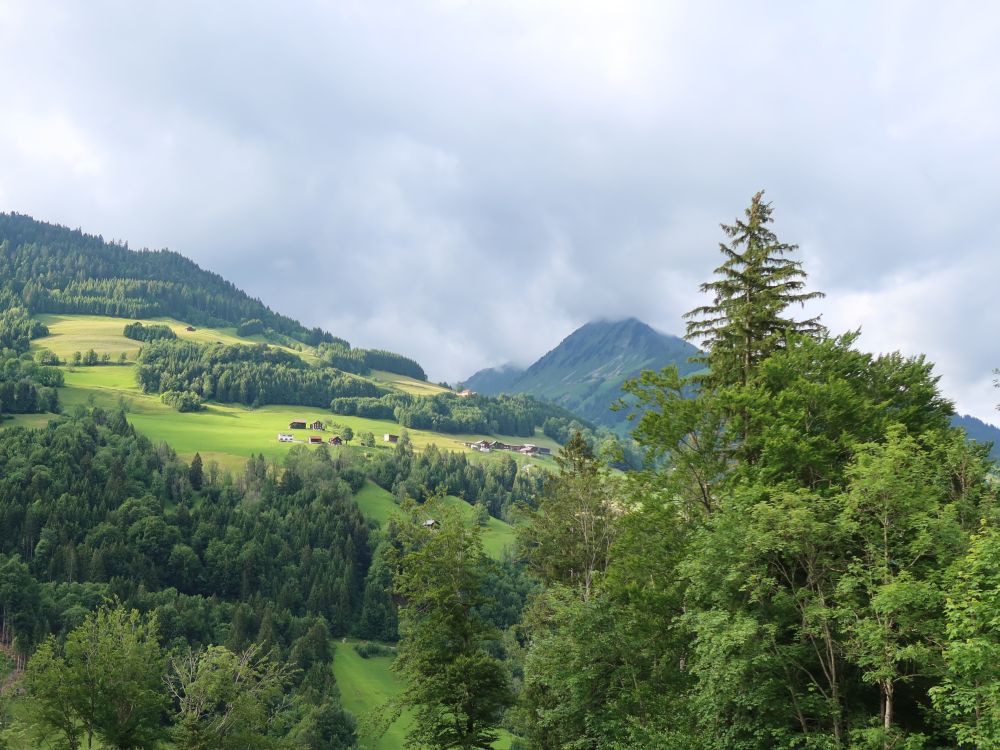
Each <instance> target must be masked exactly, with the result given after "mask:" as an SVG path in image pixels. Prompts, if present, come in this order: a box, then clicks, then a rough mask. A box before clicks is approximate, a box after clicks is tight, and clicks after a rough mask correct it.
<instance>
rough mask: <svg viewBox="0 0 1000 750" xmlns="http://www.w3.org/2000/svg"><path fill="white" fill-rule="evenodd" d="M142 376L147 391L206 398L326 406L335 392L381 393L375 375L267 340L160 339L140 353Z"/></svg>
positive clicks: (254, 403) (253, 403)
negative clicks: (322, 362)
mask: <svg viewBox="0 0 1000 750" xmlns="http://www.w3.org/2000/svg"><path fill="white" fill-rule="evenodd" d="M138 365H139V366H138V367H137V368H136V377H137V379H138V382H139V385H140V387H141V388H142V389H143V390H144V391H145V392H146V393H167V392H171V391H176V392H184V391H189V392H191V393H194V394H196V395H197V396H198V397H199V398H202V399H214V400H216V401H223V402H233V403H240V404H246V405H247V406H263V405H264V404H275V403H281V404H300V405H303V406H316V407H323V408H326V407H328V406H329V404H330V402H331V400H332V399H334V398H340V397H347V396H364V397H373V396H378V395H380V394H381V393H383V391H382V390H381V389H380V388H379V387H378V386H376V385H375V384H374V383H372V382H371V381H369V380H364V379H362V378H358V377H355V376H353V375H349V374H345V373H342V372H339V371H336V370H332V369H329V368H320V367H310V366H309V365H307V364H306V363H305V362H304V361H303V360H302V358H301V357H298V356H297V355H295V354H292V353H291V352H286V351H284V350H281V349H276V348H274V347H269V346H267V345H266V344H256V345H252V346H247V345H243V344H232V345H229V344H198V343H195V342H192V341H168V340H158V341H153V342H150V343H149V344H147V345H146V346H144V347H143V348H142V351H141V352H140V353H139V358H138Z"/></svg>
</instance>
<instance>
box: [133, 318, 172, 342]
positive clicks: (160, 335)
mask: <svg viewBox="0 0 1000 750" xmlns="http://www.w3.org/2000/svg"><path fill="white" fill-rule="evenodd" d="M122 333H123V334H124V335H125V336H126V337H127V338H130V339H135V340H136V341H156V340H158V339H175V338H177V334H176V333H174V331H173V329H172V328H171V327H170V326H165V325H158V324H155V323H154V324H150V325H143V324H142V323H139V322H138V321H137V322H135V323H126V325H125V329H124V330H123V331H122Z"/></svg>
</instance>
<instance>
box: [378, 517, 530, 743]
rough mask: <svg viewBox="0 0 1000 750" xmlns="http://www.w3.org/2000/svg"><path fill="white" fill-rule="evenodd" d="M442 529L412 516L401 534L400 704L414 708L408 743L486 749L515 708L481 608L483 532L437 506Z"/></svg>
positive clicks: (398, 573)
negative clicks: (504, 716)
mask: <svg viewBox="0 0 1000 750" xmlns="http://www.w3.org/2000/svg"><path fill="white" fill-rule="evenodd" d="M430 512H432V513H433V514H434V517H435V518H438V519H440V525H439V527H437V528H433V529H429V528H427V527H426V526H424V525H423V524H422V520H423V516H422V514H421V513H418V512H414V513H413V514H412V516H411V518H410V519H409V520H408V523H406V524H405V525H404V526H402V527H401V528H400V541H401V549H402V553H403V554H402V556H400V557H398V558H397V559H396V561H395V568H396V570H395V574H394V576H393V580H394V586H395V591H396V593H397V594H398V595H399V596H400V597H401V599H402V602H403V604H402V606H401V608H400V635H401V639H400V646H399V656H398V657H397V659H396V662H395V664H394V665H393V669H395V670H397V671H398V672H399V673H400V674H401V675H402V676H403V677H404V678H405V680H406V687H405V689H404V691H403V693H402V696H401V699H400V700H401V702H402V705H404V706H407V707H409V708H411V709H412V710H413V716H414V721H413V728H412V729H411V730H410V735H409V738H408V739H409V743H411V744H413V745H416V746H421V745H423V746H428V745H429V746H430V747H435V748H489V747H490V746H491V745H492V743H493V742H494V741H495V740H496V738H497V732H496V727H497V726H498V724H499V721H500V717H501V712H502V711H503V710H504V709H505V708H506V707H507V706H508V705H510V703H511V702H512V698H513V696H512V694H511V691H510V687H509V684H508V679H509V678H508V676H507V674H506V670H505V668H504V665H503V663H502V662H501V661H500V660H499V659H497V658H496V657H494V656H493V655H492V649H491V648H490V644H491V643H495V642H496V641H497V640H498V639H499V636H500V633H499V631H498V630H497V629H496V628H494V627H493V626H492V625H490V624H489V623H487V622H486V621H485V620H484V619H483V618H482V616H481V615H480V614H479V612H478V610H477V608H478V606H479V605H481V604H482V603H483V602H484V597H483V591H482V586H483V575H484V564H485V555H484V554H483V549H482V542H481V539H480V534H481V532H480V530H479V527H478V526H476V525H471V526H467V525H465V524H464V522H463V521H462V519H461V517H460V516H459V515H458V514H457V513H454V512H452V511H448V510H445V509H444V508H438V507H432V509H431V511H430Z"/></svg>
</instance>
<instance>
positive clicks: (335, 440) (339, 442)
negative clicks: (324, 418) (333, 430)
mask: <svg viewBox="0 0 1000 750" xmlns="http://www.w3.org/2000/svg"><path fill="white" fill-rule="evenodd" d="M343 444H344V441H343V440H342V439H341V438H340V437H339V436H337V435H334V436H333V437H332V438H330V445H343Z"/></svg>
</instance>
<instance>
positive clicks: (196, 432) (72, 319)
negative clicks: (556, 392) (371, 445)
mask: <svg viewBox="0 0 1000 750" xmlns="http://www.w3.org/2000/svg"><path fill="white" fill-rule="evenodd" d="M40 319H41V320H42V321H44V322H45V324H46V325H48V326H49V331H50V335H49V336H46V337H45V338H41V339H36V340H35V341H33V342H32V348H34V349H40V348H46V349H50V350H51V351H53V352H55V353H56V354H57V355H58V356H59V357H60V358H62V359H67V358H70V357H72V355H73V352H75V351H80V352H84V351H87V350H88V349H91V348H92V349H94V350H95V351H96V352H97V353H98V354H103V353H104V352H108V353H109V354H111V356H112V359H113V360H117V358H118V355H119V353H121V352H125V353H126V355H127V356H128V357H129V358H130V359H134V358H135V356H136V354H137V353H138V351H139V342H137V341H133V340H132V339H128V338H125V336H123V335H122V329H123V328H124V326H125V324H126V323H127V322H129V321H127V320H125V319H123V318H106V317H100V316H96V315H43V316H40ZM144 322H146V323H150V322H155V323H164V324H166V325H169V326H171V328H173V329H174V330H175V331H176V332H177V335H178V336H181V337H185V338H191V339H193V340H197V341H202V342H212V341H222V342H224V343H253V342H254V341H255V340H260V339H259V337H252V338H249V339H248V338H243V337H239V336H237V335H236V334H235V330H234V329H217V328H199V329H198V330H196V331H194V332H192V333H188V332H186V331H185V330H184V328H185V324H184V323H183V322H180V321H176V320H172V319H168V318H162V319H159V320H154V321H144ZM289 351H292V350H289ZM297 353H298V354H300V356H303V357H304V358H305V359H311V358H312V354H311V350H309V349H308V348H305V350H304V351H302V352H297ZM373 377H374V379H375V380H377V381H379V382H381V383H382V384H383V385H386V386H387V387H389V388H395V389H398V390H402V391H406V392H409V393H419V394H432V393H440V392H444V391H445V390H446V389H444V388H442V387H441V386H438V385H434V384H432V383H424V382H422V381H419V380H414V379H412V378H407V377H405V376H402V375H393V374H391V373H385V372H378V371H376V372H375V373H374V374H373ZM66 386H67V387H66V388H64V389H62V390H61V391H60V394H59V395H60V399H61V400H62V403H63V405H64V407H67V408H71V407H73V406H74V405H77V404H83V405H91V404H94V405H98V406H104V407H111V408H114V407H116V406H117V405H118V404H119V403H121V402H122V401H124V402H125V404H126V405H127V407H128V409H129V420H130V421H131V422H132V423H133V424H134V425H135V426H136V428H137V429H138V430H139V431H140V432H142V433H143V434H145V435H147V436H149V437H150V438H152V439H154V440H163V441H166V442H167V443H168V444H170V445H171V446H172V447H173V448H174V449H175V450H176V451H177V452H178V453H179V454H180V455H181V456H182V457H187V458H189V457H190V456H192V455H194V453H195V452H199V453H201V455H202V458H204V459H205V460H209V459H214V460H216V461H218V462H219V463H220V464H221V465H224V466H235V465H239V464H241V463H242V462H243V461H245V460H246V458H247V457H248V456H249V455H250V454H257V453H260V454H263V455H264V456H266V457H267V458H271V459H280V458H281V457H282V456H283V455H284V453H285V452H286V451H287V450H288V448H289V447H290V444H288V443H278V442H277V440H276V437H277V433H278V432H281V431H287V430H288V423H289V422H291V421H292V420H293V419H303V418H304V419H308V420H309V421H312V420H313V419H321V420H332V421H333V422H336V423H338V424H339V425H340V426H350V428H351V429H352V430H354V432H355V434H357V433H359V432H366V431H367V432H373V433H374V434H375V436H376V440H378V441H379V445H378V449H381V448H384V447H385V446H384V444H383V443H382V442H381V438H382V435H383V434H385V433H393V434H399V433H400V432H401V430H402V428H401V427H400V425H398V424H396V423H395V422H391V421H388V420H376V419H365V418H362V417H348V416H340V415H331V414H330V412H329V411H327V410H325V409H315V408H309V407H300V406H287V405H280V404H276V405H269V406H265V407H262V408H260V409H256V410H251V409H249V408H248V407H245V406H243V405H240V404H217V403H210V404H209V405H208V408H207V409H206V410H205V411H203V412H199V413H196V414H180V413H178V412H175V411H173V410H172V409H169V408H167V407H166V406H164V405H163V404H162V403H160V400H159V397H158V396H155V395H147V394H144V393H142V392H141V391H140V390H139V388H138V387H137V386H136V385H135V376H134V371H133V369H132V367H130V366H117V365H111V366H99V367H78V368H66ZM17 423H21V424H30V425H32V426H40V425H41V424H43V423H44V417H41V416H39V415H30V416H25V417H19V418H17V419H16V420H14V421H13V422H5V423H4V424H17ZM307 434H311V433H310V432H309V431H306V432H305V433H304V435H303V438H304V436H305V435H307ZM326 434H327V436H329V435H332V434H336V431H335V430H334V431H330V432H328V433H326ZM409 434H410V437H411V438H412V440H413V444H414V447H416V448H417V449H418V450H420V449H422V448H425V447H427V446H428V445H430V444H432V443H435V444H437V445H438V446H439V447H441V448H443V449H446V450H465V447H464V445H463V443H465V442H472V441H475V440H478V439H480V438H481V437H483V436H482V435H446V434H443V433H435V432H428V431H424V430H410V431H409ZM496 437H497V438H498V439H500V440H504V441H506V442H524V441H525V438H517V437H514V436H510V435H497V436H496ZM531 442H534V443H535V444H537V445H542V446H547V447H550V448H556V447H557V444H556V443H554V442H553V441H552V440H550V439H549V438H547V437H545V436H544V435H542V434H541V433H540V432H539V433H538V434H536V435H535V437H534V438H531ZM352 449H354V448H352ZM476 458H479V454H476ZM518 460H519V461H522V462H523V461H528V460H529V459H526V458H523V457H518ZM540 460H541V461H545V460H544V459H531V462H538V461H540ZM548 461H549V462H550V461H551V459H548Z"/></svg>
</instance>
